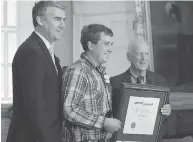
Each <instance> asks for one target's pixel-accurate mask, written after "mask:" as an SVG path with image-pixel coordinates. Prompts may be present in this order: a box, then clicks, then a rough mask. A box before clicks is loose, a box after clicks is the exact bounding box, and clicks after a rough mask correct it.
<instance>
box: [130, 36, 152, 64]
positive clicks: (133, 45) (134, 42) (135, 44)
mask: <svg viewBox="0 0 193 142" xmlns="http://www.w3.org/2000/svg"><path fill="white" fill-rule="evenodd" d="M144 45H145V46H147V47H149V45H148V44H147V42H146V41H145V40H144V39H142V38H135V39H133V40H131V41H130V42H129V45H128V51H127V58H128V60H129V57H130V56H131V55H132V52H133V49H135V48H136V47H138V46H144Z"/></svg>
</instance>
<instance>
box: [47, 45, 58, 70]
mask: <svg viewBox="0 0 193 142" xmlns="http://www.w3.org/2000/svg"><path fill="white" fill-rule="evenodd" d="M49 52H50V55H51V57H52V61H53V63H54V66H55V68H56V72H58V70H57V67H56V63H55V58H54V47H53V46H51V47H50V48H49Z"/></svg>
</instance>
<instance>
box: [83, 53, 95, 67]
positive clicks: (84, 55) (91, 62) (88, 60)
mask: <svg viewBox="0 0 193 142" xmlns="http://www.w3.org/2000/svg"><path fill="white" fill-rule="evenodd" d="M80 58H81V59H85V60H86V61H87V63H88V64H89V65H91V66H92V67H94V68H96V67H97V65H96V64H95V63H94V62H93V61H92V60H90V59H89V57H88V56H87V55H86V53H85V52H83V53H82V54H81V56H80Z"/></svg>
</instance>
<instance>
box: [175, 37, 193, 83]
mask: <svg viewBox="0 0 193 142" xmlns="http://www.w3.org/2000/svg"><path fill="white" fill-rule="evenodd" d="M178 63H179V64H178V65H179V69H178V71H179V78H178V84H183V83H187V82H190V81H193V35H183V34H179V35H178Z"/></svg>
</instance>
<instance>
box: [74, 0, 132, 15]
mask: <svg viewBox="0 0 193 142" xmlns="http://www.w3.org/2000/svg"><path fill="white" fill-rule="evenodd" d="M73 5H74V6H73V13H75V14H80V15H96V14H97V15H100V14H110V13H123V12H133V11H135V6H134V5H135V3H134V1H108V2H107V1H106V2H102V1H100V2H96V1H92V2H90V1H74V2H73Z"/></svg>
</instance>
